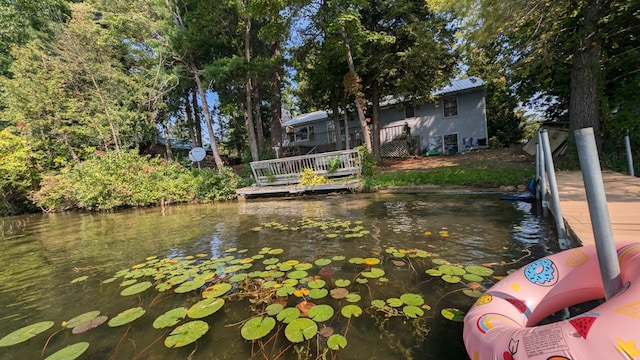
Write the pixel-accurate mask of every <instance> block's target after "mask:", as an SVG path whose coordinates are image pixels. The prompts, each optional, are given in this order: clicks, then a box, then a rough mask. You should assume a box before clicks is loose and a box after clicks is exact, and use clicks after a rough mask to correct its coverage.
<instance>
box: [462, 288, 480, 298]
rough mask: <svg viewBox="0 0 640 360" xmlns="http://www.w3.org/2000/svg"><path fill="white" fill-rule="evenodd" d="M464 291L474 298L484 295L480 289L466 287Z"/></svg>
mask: <svg viewBox="0 0 640 360" xmlns="http://www.w3.org/2000/svg"><path fill="white" fill-rule="evenodd" d="M462 292H463V293H464V294H465V295H467V296H469V297H472V298H479V297H480V296H482V294H483V293H482V291H480V290H472V289H464V290H462Z"/></svg>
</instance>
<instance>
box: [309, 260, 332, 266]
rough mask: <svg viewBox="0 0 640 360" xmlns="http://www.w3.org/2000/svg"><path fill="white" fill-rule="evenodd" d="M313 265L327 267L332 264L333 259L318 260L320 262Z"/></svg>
mask: <svg viewBox="0 0 640 360" xmlns="http://www.w3.org/2000/svg"><path fill="white" fill-rule="evenodd" d="M313 263H314V264H316V265H318V266H326V265H329V264H331V259H318V260H316V261H314V262H313Z"/></svg>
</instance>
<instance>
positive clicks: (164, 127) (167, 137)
mask: <svg viewBox="0 0 640 360" xmlns="http://www.w3.org/2000/svg"><path fill="white" fill-rule="evenodd" d="M160 125H162V135H164V152H165V154H166V158H167V159H168V160H172V159H173V151H172V150H171V135H170V134H169V127H168V126H167V124H166V123H164V124H160Z"/></svg>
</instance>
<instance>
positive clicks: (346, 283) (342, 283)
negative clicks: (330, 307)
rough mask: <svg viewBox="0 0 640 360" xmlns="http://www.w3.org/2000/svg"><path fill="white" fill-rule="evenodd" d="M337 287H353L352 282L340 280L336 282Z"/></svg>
mask: <svg viewBox="0 0 640 360" xmlns="http://www.w3.org/2000/svg"><path fill="white" fill-rule="evenodd" d="M335 285H336V286H337V287H347V286H349V285H351V280H346V279H338V280H336V282H335Z"/></svg>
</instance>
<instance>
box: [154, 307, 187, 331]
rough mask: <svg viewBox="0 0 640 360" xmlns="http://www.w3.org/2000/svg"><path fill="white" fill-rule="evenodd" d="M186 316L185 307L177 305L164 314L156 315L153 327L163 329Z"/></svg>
mask: <svg viewBox="0 0 640 360" xmlns="http://www.w3.org/2000/svg"><path fill="white" fill-rule="evenodd" d="M186 316H187V308H184V307H179V308H175V309H171V310H169V311H167V312H165V313H164V314H162V315H160V316H158V317H157V318H156V319H155V321H154V322H153V327H154V328H155V329H164V328H167V327H171V326H174V325H176V324H178V323H179V322H180V320H182V319H184V318H185V317H186Z"/></svg>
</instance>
